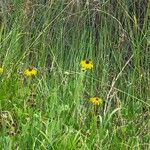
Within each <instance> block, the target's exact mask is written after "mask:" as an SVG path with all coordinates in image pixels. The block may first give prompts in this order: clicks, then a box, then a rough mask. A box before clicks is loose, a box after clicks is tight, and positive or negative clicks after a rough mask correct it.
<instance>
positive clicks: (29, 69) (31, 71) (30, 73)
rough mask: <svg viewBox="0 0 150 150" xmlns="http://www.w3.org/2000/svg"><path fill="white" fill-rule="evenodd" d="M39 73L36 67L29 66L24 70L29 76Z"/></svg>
mask: <svg viewBox="0 0 150 150" xmlns="http://www.w3.org/2000/svg"><path fill="white" fill-rule="evenodd" d="M36 74H37V69H36V68H28V69H26V70H25V71H24V75H25V76H27V77H31V76H35V75H36Z"/></svg>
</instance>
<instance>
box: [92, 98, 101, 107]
mask: <svg viewBox="0 0 150 150" xmlns="http://www.w3.org/2000/svg"><path fill="white" fill-rule="evenodd" d="M90 102H91V103H93V104H94V105H101V104H102V103H103V100H102V99H101V98H98V97H93V98H90Z"/></svg>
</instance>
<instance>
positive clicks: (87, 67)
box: [80, 60, 93, 70]
mask: <svg viewBox="0 0 150 150" xmlns="http://www.w3.org/2000/svg"><path fill="white" fill-rule="evenodd" d="M80 66H81V69H82V70H90V69H92V68H93V63H92V61H90V60H82V61H81V62H80Z"/></svg>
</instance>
